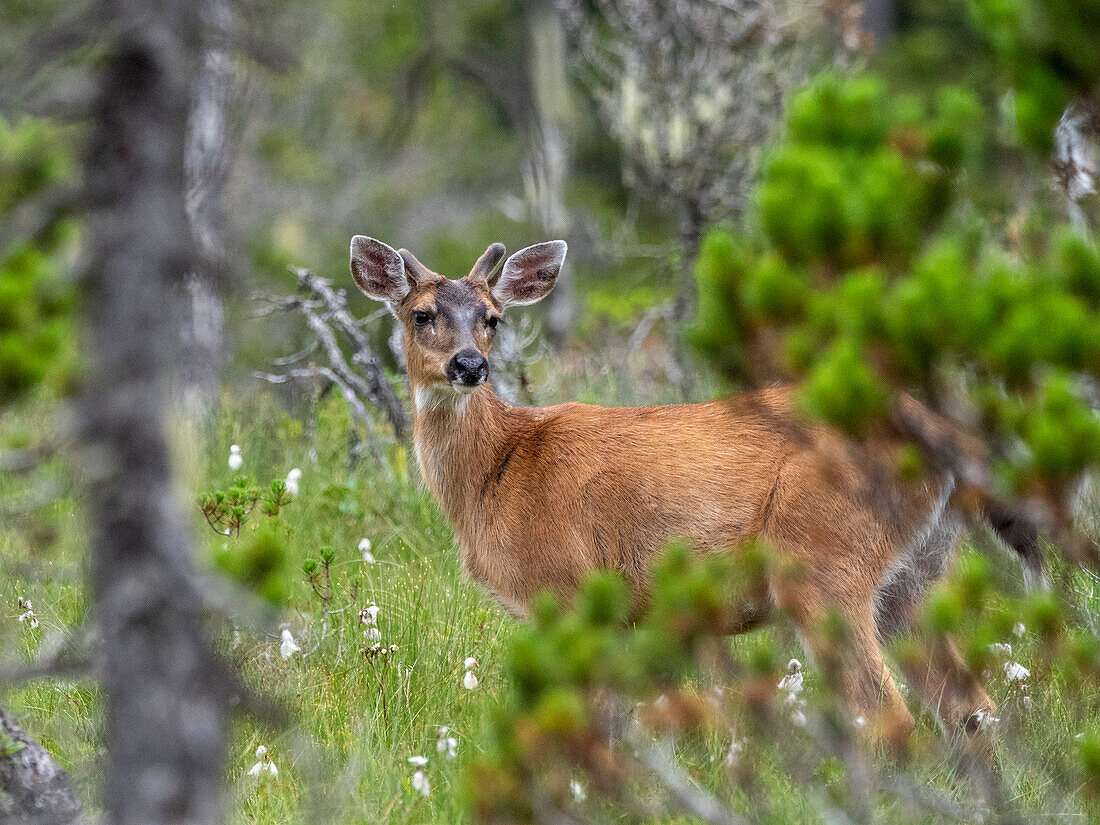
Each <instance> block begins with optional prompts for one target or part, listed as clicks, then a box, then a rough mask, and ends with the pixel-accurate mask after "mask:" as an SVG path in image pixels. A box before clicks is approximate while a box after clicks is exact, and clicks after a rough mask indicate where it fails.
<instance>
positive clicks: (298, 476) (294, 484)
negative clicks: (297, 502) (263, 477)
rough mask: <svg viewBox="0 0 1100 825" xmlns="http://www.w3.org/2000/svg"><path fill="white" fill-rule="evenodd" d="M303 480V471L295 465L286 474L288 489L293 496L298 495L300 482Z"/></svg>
mask: <svg viewBox="0 0 1100 825" xmlns="http://www.w3.org/2000/svg"><path fill="white" fill-rule="evenodd" d="M301 480H302V471H301V470H300V469H298V468H297V467H295V468H294V469H293V470H291V471H290V472H289V473H287V474H286V491H287V492H288V493H290V494H291V495H292V496H296V495H298V482H299V481H301Z"/></svg>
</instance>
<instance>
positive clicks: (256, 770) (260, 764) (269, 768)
mask: <svg viewBox="0 0 1100 825" xmlns="http://www.w3.org/2000/svg"><path fill="white" fill-rule="evenodd" d="M265 773H269V774H271V775H272V776H278V775H279V769H278V768H276V767H275V763H274V762H272V761H271V757H270V756H268V755H267V748H266V747H264V746H263V745H260V746H259V747H258V748H256V764H255V765H253V766H252V767H251V768H249V769H248V776H257V777H258V776H260V775H262V774H265Z"/></svg>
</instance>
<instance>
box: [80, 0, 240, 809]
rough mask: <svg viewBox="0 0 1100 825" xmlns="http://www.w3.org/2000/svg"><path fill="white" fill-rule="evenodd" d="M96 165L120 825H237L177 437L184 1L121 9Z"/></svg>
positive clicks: (88, 437)
mask: <svg viewBox="0 0 1100 825" xmlns="http://www.w3.org/2000/svg"><path fill="white" fill-rule="evenodd" d="M104 12H105V14H106V16H107V20H106V22H105V27H104V30H105V31H107V32H109V33H110V36H111V40H110V42H109V44H108V45H107V48H106V51H105V54H104V57H103V60H102V63H101V65H102V66H103V69H102V72H101V75H100V77H99V79H98V87H99V88H98V95H97V102H96V105H95V109H94V118H95V121H94V126H93V131H92V134H91V138H90V141H89V147H88V155H87V158H86V178H87V187H88V197H89V199H90V203H91V207H90V213H89V222H88V227H87V241H88V249H87V257H88V267H87V271H86V275H85V282H84V284H83V288H82V295H83V309H84V318H83V320H84V324H85V333H86V341H87V345H88V356H87V361H88V371H87V375H86V384H85V388H84V391H83V394H82V397H81V399H80V407H79V411H80V415H81V422H80V424H81V429H80V435H81V441H82V443H81V448H82V457H83V459H84V464H85V473H86V478H87V482H88V489H87V501H88V504H89V508H88V510H89V513H90V516H91V521H92V536H91V544H92V584H93V594H94V610H95V613H96V618H97V620H98V622H99V625H100V628H101V635H102V640H103V644H102V653H101V657H102V658H101V659H100V661H99V662H98V670H99V672H100V673H102V674H103V677H102V684H103V687H104V689H105V693H106V738H107V748H108V752H109V755H110V756H109V765H108V770H107V787H106V803H107V808H108V811H109V815H110V820H111V821H112V822H113V823H115V825H160V824H161V823H172V825H206V823H216V822H219V821H220V820H221V818H222V804H221V789H222V780H223V772H224V761H225V742H224V729H225V722H226V705H227V701H226V700H227V694H228V691H227V690H226V687H225V681H226V680H225V679H224V677H223V676H222V672H221V670H220V669H219V668H218V667H217V665H216V660H215V658H214V655H213V651H212V649H211V647H210V644H209V641H208V639H207V638H206V636H205V634H204V629H203V627H202V622H201V615H200V604H199V601H200V600H199V599H198V598H197V594H196V590H195V586H194V582H193V571H192V558H191V549H192V541H191V536H190V534H189V530H188V524H187V520H186V519H185V518H184V515H183V512H182V509H181V502H180V499H179V497H178V495H177V493H178V491H177V490H176V489H175V486H174V483H173V477H172V470H171V466H170V459H169V449H168V445H167V443H166V441H165V434H164V421H165V417H164V412H165V401H166V396H167V386H166V385H167V383H168V379H169V377H170V375H171V374H172V369H173V367H174V366H175V365H174V364H173V363H172V361H173V360H176V359H177V357H178V352H179V348H178V346H177V341H178V334H179V323H180V321H179V317H180V313H179V300H178V296H179V294H180V286H181V284H182V282H183V279H184V277H185V273H187V272H188V271H190V270H191V269H192V268H193V266H194V254H193V245H192V234H191V227H190V224H189V222H188V219H187V213H186V210H185V206H184V193H185V191H186V181H185V174H184V143H185V138H186V135H187V118H188V109H189V102H190V93H191V90H192V89H193V88H194V86H193V79H194V76H195V71H196V68H197V65H198V54H199V51H200V49H199V39H200V38H199V29H200V24H199V18H198V13H197V11H196V10H195V8H194V5H193V4H192V3H190V2H188V1H187V0H110V2H106V3H104Z"/></svg>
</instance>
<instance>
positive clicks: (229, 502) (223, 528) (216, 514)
mask: <svg viewBox="0 0 1100 825" xmlns="http://www.w3.org/2000/svg"><path fill="white" fill-rule="evenodd" d="M290 500H292V497H291V496H290V494H289V493H288V492H287V489H286V482H285V481H282V480H280V479H276V480H274V481H272V482H271V483H270V484H268V485H267V487H266V488H264V489H262V490H261V489H260V488H259V487H256V486H255V485H254V484H253V483H252V479H251V478H250V477H249V476H244V475H242V476H237V477H236V478H234V479H233V481H232V482H231V483H230V485H229V487H228V488H227V489H225V490H212V491H210V492H208V493H203V494H202V495H200V496H199V498H198V505H199V510H200V511H201V512H202V514H203V516H204V517H205V518H206V523H207V524H209V525H210V527H211V529H213V530H214V532H216V533H220V534H221V535H224V536H239V535H240V534H241V527H242V526H243V525H244V523H245V522H246V521H247V520H248V517H249V516H251V515H252V512H253V511H254V510H255V509H256V508H257V507H259V508H260V510H261V512H262V513H264V515H267V516H270V517H272V518H275V517H278V515H279V512H280V510H282V508H283V507H284V506H285V505H286V503H287V502H288V501H290Z"/></svg>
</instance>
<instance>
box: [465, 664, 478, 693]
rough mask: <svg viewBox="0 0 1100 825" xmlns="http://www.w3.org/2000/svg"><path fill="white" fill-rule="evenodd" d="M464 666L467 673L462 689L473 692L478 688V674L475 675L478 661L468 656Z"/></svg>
mask: <svg viewBox="0 0 1100 825" xmlns="http://www.w3.org/2000/svg"><path fill="white" fill-rule="evenodd" d="M462 666H463V667H464V668H466V673H465V674H463V676H462V687H464V688H466V690H473V689H474V688H476V687H477V674H476V673H474V668H475V667H477V659H476V658H474V657H473V656H467V657H466V661H464V662H463V663H462Z"/></svg>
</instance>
